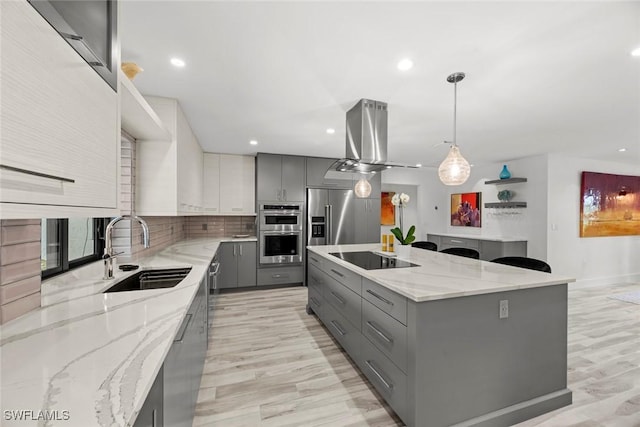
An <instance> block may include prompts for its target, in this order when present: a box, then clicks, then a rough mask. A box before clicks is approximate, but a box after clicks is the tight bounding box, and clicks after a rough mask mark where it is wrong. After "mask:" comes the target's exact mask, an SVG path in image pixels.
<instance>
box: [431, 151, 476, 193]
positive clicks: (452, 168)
mask: <svg viewBox="0 0 640 427" xmlns="http://www.w3.org/2000/svg"><path fill="white" fill-rule="evenodd" d="M470 174H471V166H469V162H467V160H466V159H465V158H464V157H462V154H460V149H459V148H458V146H457V145H455V144H453V145H452V146H451V149H450V150H449V154H447V157H445V159H444V160H443V161H442V163H440V167H439V168H438V176H439V177H440V181H442V183H443V184H445V185H461V184H464V183H465V182H466V181H467V179H469V175H470Z"/></svg>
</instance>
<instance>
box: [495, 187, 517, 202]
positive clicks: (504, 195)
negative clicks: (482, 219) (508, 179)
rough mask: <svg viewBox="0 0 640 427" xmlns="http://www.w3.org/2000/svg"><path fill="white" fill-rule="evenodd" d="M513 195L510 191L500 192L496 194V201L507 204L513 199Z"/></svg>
mask: <svg viewBox="0 0 640 427" xmlns="http://www.w3.org/2000/svg"><path fill="white" fill-rule="evenodd" d="M514 195H515V193H514V192H513V191H511V190H501V191H499V192H498V200H500V201H501V202H508V201H510V200H511V199H513V196H514Z"/></svg>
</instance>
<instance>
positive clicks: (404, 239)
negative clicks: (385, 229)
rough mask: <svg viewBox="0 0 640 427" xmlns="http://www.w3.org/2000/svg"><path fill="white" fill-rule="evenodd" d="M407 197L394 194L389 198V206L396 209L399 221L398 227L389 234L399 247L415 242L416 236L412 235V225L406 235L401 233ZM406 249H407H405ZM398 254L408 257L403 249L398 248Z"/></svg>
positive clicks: (403, 194) (407, 202)
mask: <svg viewBox="0 0 640 427" xmlns="http://www.w3.org/2000/svg"><path fill="white" fill-rule="evenodd" d="M409 200H410V198H409V195H408V194H405V193H400V194H399V195H398V194H397V193H396V194H394V195H393V197H392V198H391V204H392V205H394V206H397V207H398V218H399V219H400V227H395V228H392V229H391V232H392V233H393V235H394V236H395V237H396V239H397V240H398V242H399V243H400V245H401V246H408V245H410V244H411V243H412V242H413V241H414V240H416V236H414V235H413V233H415V231H416V226H415V225H412V226H411V227H409V230H408V231H407V234H406V236H405V234H404V232H403V224H402V222H403V215H404V207H405V206H406V205H407V204H409ZM406 249H408V248H406ZM398 253H399V254H401V255H403V256H408V255H409V254H408V251H406V250H404V248H400V247H398Z"/></svg>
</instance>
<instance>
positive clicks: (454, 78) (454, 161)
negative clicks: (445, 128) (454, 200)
mask: <svg viewBox="0 0 640 427" xmlns="http://www.w3.org/2000/svg"><path fill="white" fill-rule="evenodd" d="M464 76H465V74H464V73H453V74H451V75H450V76H449V77H447V81H448V82H449V83H453V141H452V142H449V141H445V142H446V143H449V144H451V148H450V149H449V154H447V157H445V159H444V160H443V161H442V163H440V167H439V168H438V176H439V177H440V181H442V183H443V184H445V185H461V184H464V183H465V182H466V181H467V179H469V175H470V174H471V167H470V166H469V162H467V160H466V159H465V158H464V157H462V154H460V149H459V148H458V145H457V144H456V112H457V102H458V82H459V81H461V80H462V79H464Z"/></svg>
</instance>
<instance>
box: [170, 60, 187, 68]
mask: <svg viewBox="0 0 640 427" xmlns="http://www.w3.org/2000/svg"><path fill="white" fill-rule="evenodd" d="M171 64H172V65H174V66H176V67H181V68H182V67H184V66H185V62H184V61H183V60H182V59H180V58H171Z"/></svg>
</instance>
